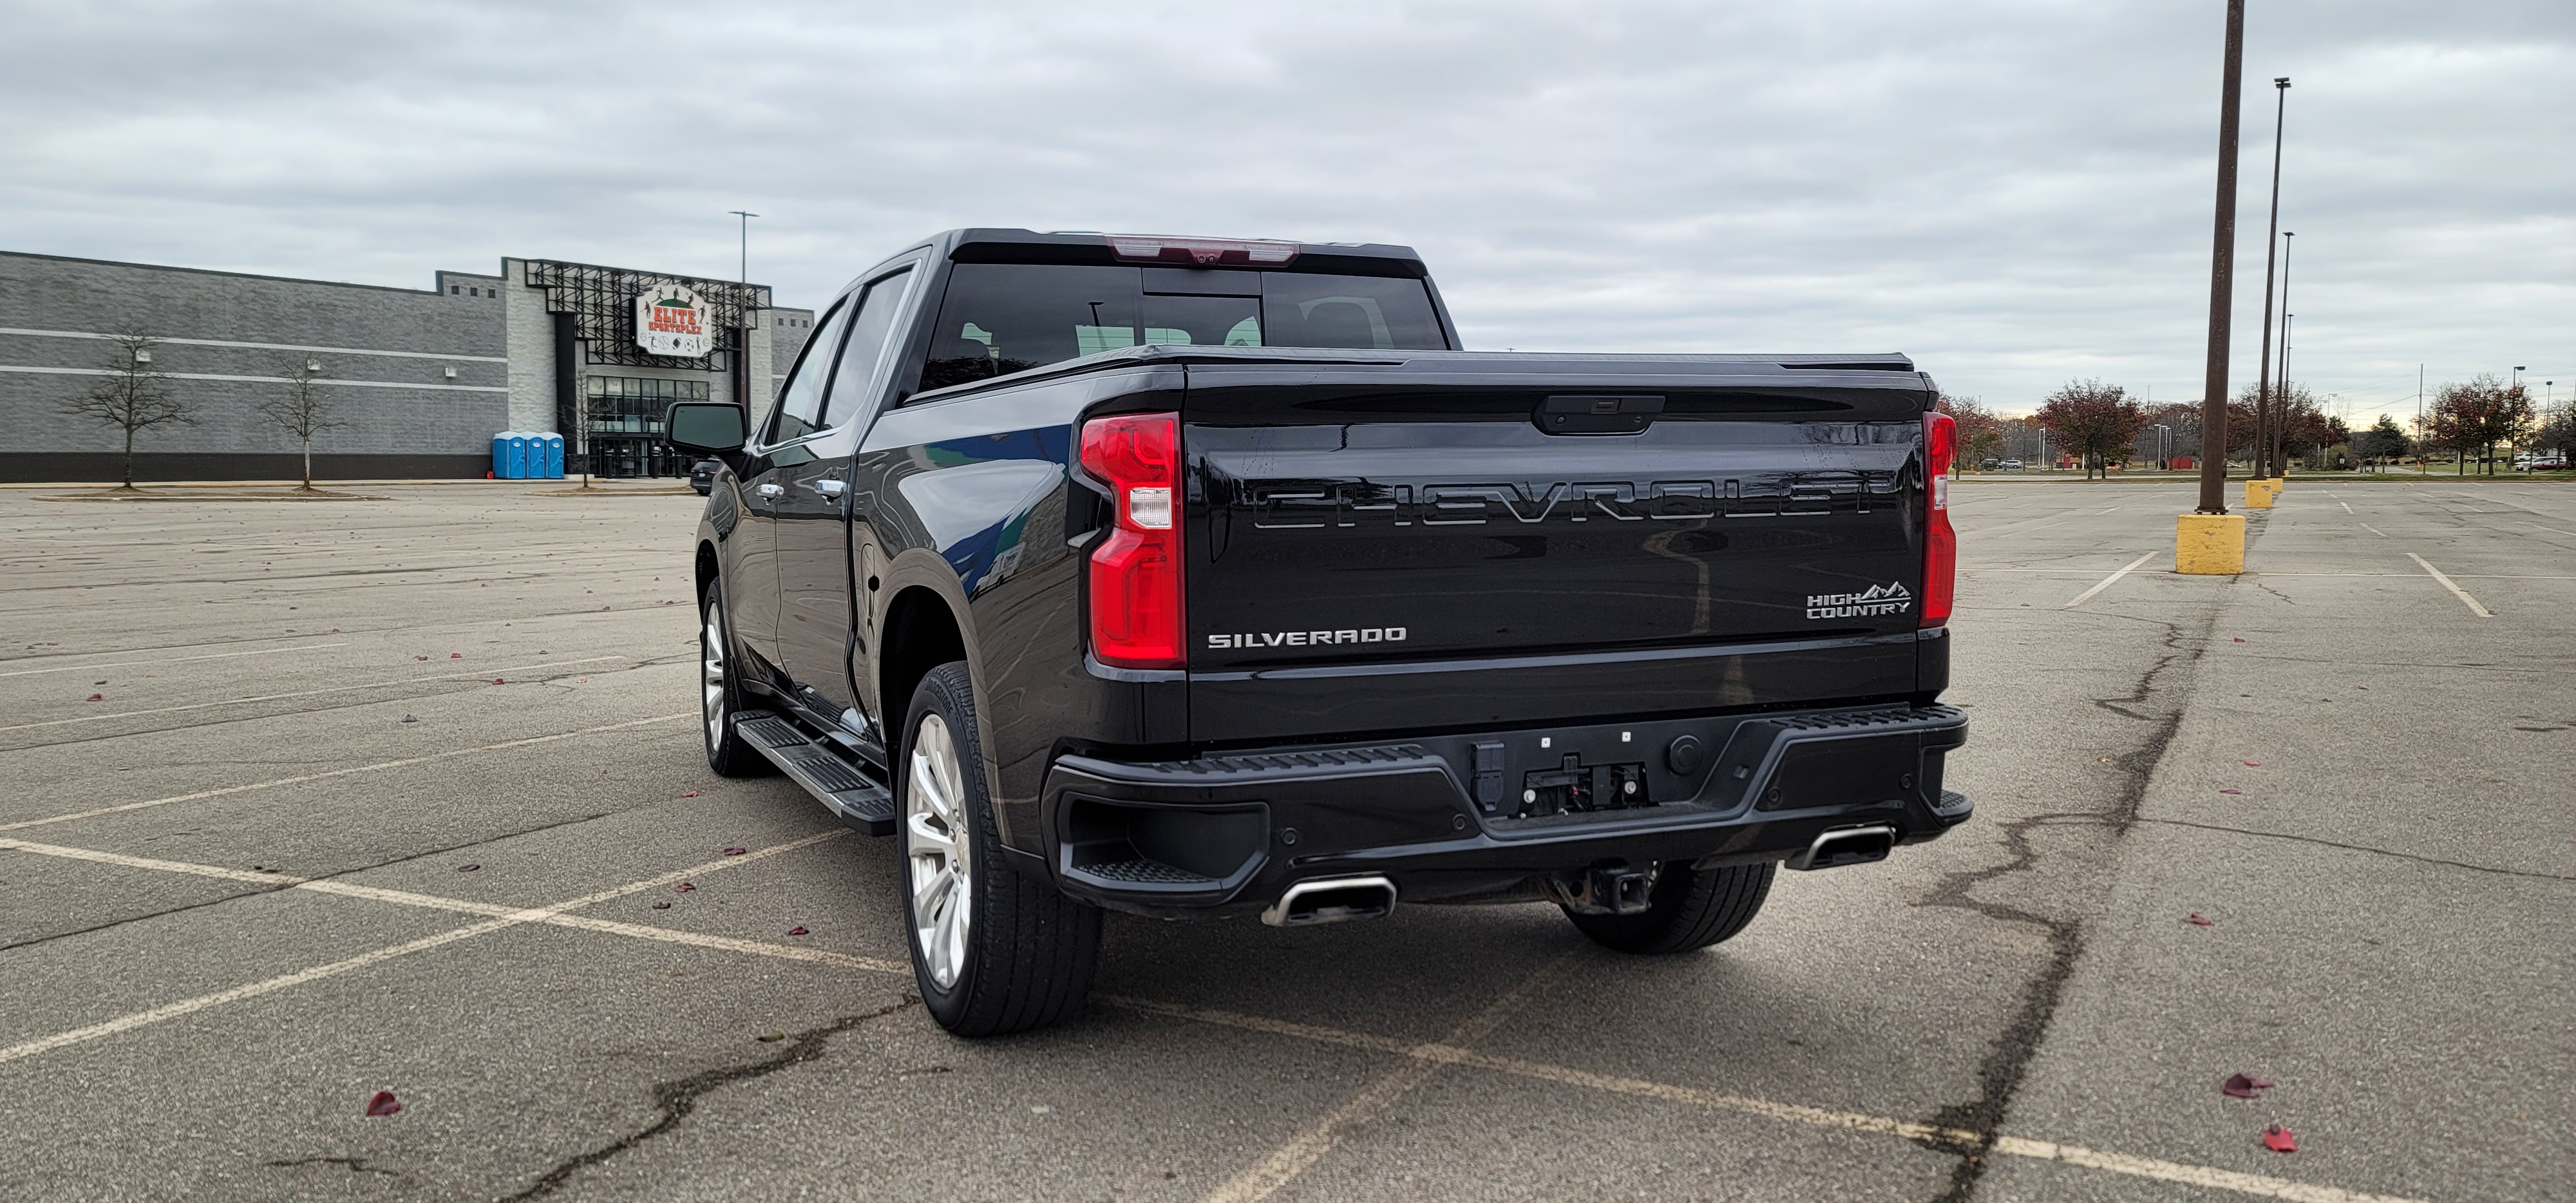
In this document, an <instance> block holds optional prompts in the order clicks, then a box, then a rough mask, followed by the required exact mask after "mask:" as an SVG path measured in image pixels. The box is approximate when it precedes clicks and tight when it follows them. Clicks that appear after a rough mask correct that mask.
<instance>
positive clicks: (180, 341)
mask: <svg viewBox="0 0 2576 1203" xmlns="http://www.w3.org/2000/svg"><path fill="white" fill-rule="evenodd" d="M0 334H17V335H24V336H26V337H30V338H100V339H112V338H115V337H117V336H116V335H113V334H92V333H89V332H87V331H82V330H19V329H14V328H10V327H0ZM155 337H156V338H158V336H155ZM159 341H161V342H165V343H168V344H170V345H172V346H189V347H242V348H247V349H249V350H253V351H320V352H324V353H326V354H331V355H386V356H391V357H393V358H397V359H452V360H458V361H462V362H469V363H508V362H510V360H509V357H508V356H505V355H443V354H440V353H439V352H436V351H370V350H367V349H365V348H363V347H302V346H297V345H295V344H293V343H243V342H228V341H226V340H224V339H220V338H159ZM190 379H195V377H190ZM207 379H211V380H230V379H233V378H232V377H229V376H212V377H207ZM243 379H249V377H243Z"/></svg>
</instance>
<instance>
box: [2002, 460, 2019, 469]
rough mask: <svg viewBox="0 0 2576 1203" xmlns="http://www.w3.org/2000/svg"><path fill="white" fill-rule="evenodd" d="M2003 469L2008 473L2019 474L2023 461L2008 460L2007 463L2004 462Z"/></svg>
mask: <svg viewBox="0 0 2576 1203" xmlns="http://www.w3.org/2000/svg"><path fill="white" fill-rule="evenodd" d="M2003 468H2004V471H2006V472H2019V471H2021V461H2020V460H2017V459H2008V460H2005V461H2004V463H2003Z"/></svg>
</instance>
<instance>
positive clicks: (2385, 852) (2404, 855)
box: [2136, 819, 2576, 881]
mask: <svg viewBox="0 0 2576 1203" xmlns="http://www.w3.org/2000/svg"><path fill="white" fill-rule="evenodd" d="M2136 821H2137V822H2140V823H2156V824H2161V825H2163V826H2167V827H2197V828H2199V829H2200V830H2202V831H2223V832H2227V833H2229V834H2232V835H2252V836H2261V837H2263V838H2264V839H2272V840H2295V841H2297V842H2299V843H2302V844H2316V845H2319V846H2320V847H2326V848H2340V849H2343V850H2344V851H2346V852H2368V853H2371V854H2373V855H2376V856H2386V857H2393V858H2395V859H2398V860H2407V861H2414V862H2415V863H2417V864H2422V865H2441V866H2443V867H2445V868H2452V869H2468V870H2471V871H2473V872H2478V873H2500V874H2503V875H2504V876H2507V877H2536V878H2539V879H2541V880H2543V881H2576V876H2570V875H2568V874H2565V873H2543V872H2540V871H2539V870H2536V869H2499V868H2497V867H2495V866H2494V865H2478V864H2471V863H2469V862H2468V861H2463V860H2444V859H2442V858H2441V857H2438V856H2417V855H2415V854H2414V853H2412V852H2395V851H2391V850H2389V849H2386V848H2373V847H2371V846H2370V845H2368V844H2345V843H2340V842H2337V841H2335V840H2322V839H2318V838H2317V837H2315V836H2312V835H2291V834H2289V833H2288V832H2282V831H2256V830H2254V829H2253V828H2250V827H2228V826H2224V825H2221V824H2218V823H2195V822H2192V821H2191V820H2189V819H2139V820H2136Z"/></svg>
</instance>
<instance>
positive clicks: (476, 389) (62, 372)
mask: <svg viewBox="0 0 2576 1203" xmlns="http://www.w3.org/2000/svg"><path fill="white" fill-rule="evenodd" d="M174 341H175V340H174ZM0 372H32V373H35V374H37V375H40V376H116V375H122V373H120V372H117V371H116V370H114V369H112V368H39V367H29V366H26V365H23V364H14V363H0ZM153 375H155V376H165V377H168V378H169V379H172V380H238V381H243V382H246V383H250V384H277V383H279V382H280V378H279V377H276V376H225V375H220V374H217V373H214V372H155V373H153ZM313 383H315V384H335V385H340V386H342V387H345V388H417V389H428V390H430V391H433V392H442V393H506V392H509V391H510V390H509V387H508V386H506V385H498V384H406V383H404V382H402V381H399V380H331V379H326V378H323V377H319V376H317V377H314V379H313Z"/></svg>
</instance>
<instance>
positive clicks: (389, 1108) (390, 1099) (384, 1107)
mask: <svg viewBox="0 0 2576 1203" xmlns="http://www.w3.org/2000/svg"><path fill="white" fill-rule="evenodd" d="M400 1110H402V1100H401V1099H398V1098H395V1097H394V1092H392V1091H390V1090H379V1091H377V1092H376V1093H375V1097H373V1098H370V1099H368V1100H367V1114H369V1115H392V1114H393V1113H394V1112H397V1111H400Z"/></svg>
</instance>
